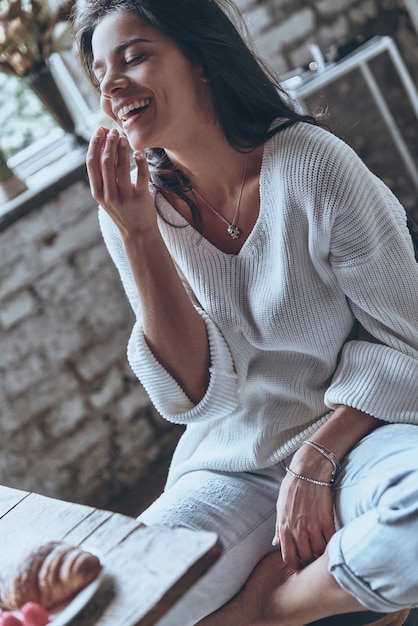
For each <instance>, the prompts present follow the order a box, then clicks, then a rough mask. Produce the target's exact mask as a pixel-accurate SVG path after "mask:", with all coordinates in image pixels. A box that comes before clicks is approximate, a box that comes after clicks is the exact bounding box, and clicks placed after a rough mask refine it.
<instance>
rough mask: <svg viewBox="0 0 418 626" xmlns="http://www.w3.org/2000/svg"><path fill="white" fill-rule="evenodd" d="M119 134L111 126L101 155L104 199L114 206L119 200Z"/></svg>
mask: <svg viewBox="0 0 418 626" xmlns="http://www.w3.org/2000/svg"><path fill="white" fill-rule="evenodd" d="M120 138H121V137H120V134H119V131H118V130H116V128H112V129H111V130H110V131H109V132H108V134H107V137H106V141H105V144H104V147H103V151H102V156H101V167H102V177H103V196H104V201H105V202H106V203H109V204H110V205H112V206H114V205H116V204H117V203H118V201H119V187H118V175H117V162H118V153H119V142H120Z"/></svg>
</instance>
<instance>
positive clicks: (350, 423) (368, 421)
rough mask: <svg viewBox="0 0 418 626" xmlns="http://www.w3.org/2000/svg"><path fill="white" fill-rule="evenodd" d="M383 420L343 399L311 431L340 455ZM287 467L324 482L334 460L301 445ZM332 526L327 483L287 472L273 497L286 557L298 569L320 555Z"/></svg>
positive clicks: (277, 535) (277, 536)
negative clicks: (276, 494) (314, 481)
mask: <svg viewBox="0 0 418 626" xmlns="http://www.w3.org/2000/svg"><path fill="white" fill-rule="evenodd" d="M381 424H383V422H381V421H380V420H378V419H375V418H374V417H372V416H371V415H368V414H367V413H363V412H362V411H359V410H358V409H355V408H353V407H349V406H344V405H341V406H339V407H337V408H336V409H335V411H334V413H333V414H332V415H331V417H330V418H329V419H328V421H327V422H325V424H323V425H322V426H321V428H319V429H318V430H317V432H316V433H315V441H316V442H317V443H318V444H319V445H322V446H323V447H324V448H325V449H327V450H332V452H333V453H334V455H335V458H336V459H338V460H339V461H341V459H343V458H344V457H345V455H346V454H347V453H348V452H349V451H350V450H351V448H352V447H353V446H354V445H355V444H356V443H357V442H358V441H360V439H362V437H365V436H366V435H368V434H369V433H371V432H372V431H373V430H374V429H375V428H378V427H379V426H380V425H381ZM290 468H291V469H292V471H293V472H295V473H296V474H299V475H302V476H307V477H308V478H314V479H316V480H320V481H323V482H328V481H329V480H330V479H331V476H332V472H333V469H335V468H333V467H332V462H330V461H329V459H327V458H325V457H324V456H323V455H322V454H320V453H319V452H318V451H317V450H315V449H313V448H312V446H306V445H302V446H301V447H300V448H299V450H298V451H297V452H295V454H294V455H293V458H292V462H291V463H290ZM334 532H335V524H334V506H333V495H332V490H331V488H330V487H325V486H323V485H314V484H312V483H309V482H307V481H305V480H301V479H300V478H295V477H294V476H292V475H291V474H287V476H285V478H284V479H283V482H282V486H281V488H280V493H279V497H278V499H277V516H276V530H275V536H274V539H273V545H277V546H280V547H281V551H282V556H283V559H284V561H285V563H287V564H289V565H291V566H292V567H293V568H298V569H300V568H301V567H304V566H305V565H308V564H309V563H311V562H312V561H314V560H315V559H316V558H317V557H319V556H320V555H321V554H322V553H323V552H324V550H325V547H326V545H327V543H328V541H329V540H330V539H331V537H332V535H333V534H334Z"/></svg>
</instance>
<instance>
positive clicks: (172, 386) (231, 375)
mask: <svg viewBox="0 0 418 626" xmlns="http://www.w3.org/2000/svg"><path fill="white" fill-rule="evenodd" d="M200 313H201V315H202V317H203V319H204V322H205V324H206V330H207V334H208V340H209V350H210V358H211V367H210V368H209V373H210V378H209V385H208V388H207V390H206V393H205V395H204V397H203V398H202V400H201V401H200V402H199V403H198V404H196V405H195V404H193V402H192V401H191V400H190V399H189V398H188V396H187V395H186V394H185V392H184V391H183V389H182V388H181V387H180V385H179V384H178V383H177V381H176V380H175V379H174V378H173V377H172V376H171V375H170V374H169V373H168V372H167V370H166V369H164V367H163V366H162V365H161V363H160V362H159V361H158V360H157V359H156V358H155V356H154V354H153V352H152V351H151V350H150V348H149V346H148V344H147V342H146V340H145V337H144V333H143V331H142V327H141V326H140V323H139V321H138V322H137V323H136V324H135V326H134V328H133V331H132V334H131V337H130V340H129V343H128V361H129V364H130V366H131V368H132V370H133V372H134V373H135V374H136V376H137V377H138V378H139V380H140V381H141V383H142V385H143V387H144V388H145V390H146V392H147V393H148V396H149V398H150V400H151V402H152V403H153V405H154V406H155V408H156V409H157V411H158V412H159V413H160V414H161V415H162V416H163V417H164V418H165V419H167V420H169V421H170V422H174V423H176V424H188V423H190V422H200V421H206V420H210V419H218V418H221V417H225V416H226V415H228V414H229V413H230V412H231V411H232V410H233V409H234V408H235V407H236V405H237V403H238V395H237V387H238V385H237V375H236V373H235V371H234V364H233V361H232V357H231V353H230V351H229V348H228V346H227V344H226V342H225V340H224V338H223V337H222V335H221V333H220V332H219V330H218V329H217V327H216V326H215V324H214V323H213V322H212V320H211V319H210V318H209V317H208V316H207V315H206V314H205V313H203V312H202V311H200Z"/></svg>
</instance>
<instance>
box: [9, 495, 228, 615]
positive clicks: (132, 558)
mask: <svg viewBox="0 0 418 626" xmlns="http://www.w3.org/2000/svg"><path fill="white" fill-rule="evenodd" d="M0 537H1V547H0V564H2V566H3V567H4V566H6V567H7V566H10V565H11V564H13V563H15V562H18V561H19V560H21V559H22V557H23V556H24V555H25V554H27V553H28V551H30V550H31V549H32V548H34V547H37V546H39V545H40V544H43V543H47V542H48V541H63V542H65V543H68V544H71V545H79V546H81V547H85V548H86V549H87V548H88V547H92V548H95V549H96V550H98V551H99V552H100V553H102V554H103V557H104V559H103V560H104V570H103V577H102V580H101V584H100V586H99V588H98V590H97V592H96V593H95V595H94V596H93V598H92V599H91V600H90V602H89V603H88V604H87V605H86V607H85V608H83V609H82V611H81V612H80V613H79V614H78V615H77V617H76V618H75V619H74V620H73V621H72V622H71V624H74V626H75V625H77V626H93V625H94V626H152V625H153V624H156V623H157V621H158V620H159V619H160V618H161V617H162V615H164V613H166V612H167V611H168V609H169V608H170V607H171V606H172V605H173V604H174V603H175V602H176V601H177V600H178V599H179V598H180V597H181V596H182V595H183V594H184V593H185V592H186V591H187V590H188V589H189V588H190V587H191V586H192V585H193V584H194V583H195V582H196V581H197V580H198V579H199V578H200V576H202V574H203V573H204V572H205V571H206V570H207V569H208V568H209V567H211V565H212V564H213V563H214V562H215V561H216V560H217V558H218V557H219V555H220V552H221V548H220V545H219V542H218V538H217V535H216V534H215V533H210V532H204V531H199V532H196V531H191V530H187V529H184V528H167V527H145V526H143V525H141V524H139V522H137V521H136V520H135V519H133V518H131V517H127V516H125V515H120V514H118V513H112V512H110V511H104V510H100V509H94V508H91V507H88V506H84V505H80V504H74V503H69V502H64V501H62V500H56V499H53V498H48V497H45V496H41V495H39V494H35V493H28V492H25V491H20V490H16V489H11V488H8V487H2V486H0ZM0 573H1V568H0ZM179 626H180V625H179Z"/></svg>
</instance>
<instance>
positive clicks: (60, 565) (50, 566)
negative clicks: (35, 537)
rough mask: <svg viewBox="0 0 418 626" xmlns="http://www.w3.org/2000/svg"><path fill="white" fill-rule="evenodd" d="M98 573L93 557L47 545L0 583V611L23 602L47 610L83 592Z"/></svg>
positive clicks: (57, 544) (75, 549)
mask: <svg viewBox="0 0 418 626" xmlns="http://www.w3.org/2000/svg"><path fill="white" fill-rule="evenodd" d="M100 570H101V564H100V560H99V559H98V557H97V556H95V555H94V554H91V553H90V552H87V551H85V550H82V549H81V548H78V547H75V546H69V545H67V544H64V543H61V542H57V541H51V542H49V543H46V544H45V545H42V546H40V547H39V548H37V549H36V550H34V551H33V552H31V553H30V554H29V555H28V556H27V558H26V559H24V560H23V561H22V562H21V563H20V564H19V566H18V567H17V568H16V570H15V571H14V572H11V573H10V574H9V576H7V577H6V578H4V579H0V607H1V608H2V609H6V610H16V609H19V608H20V607H21V606H22V605H23V604H25V603H26V602H37V603H38V604H41V605H42V606H43V607H44V608H45V609H51V608H53V607H55V606H57V605H59V604H61V603H63V602H66V601H68V600H70V599H71V598H72V597H73V596H75V595H76V594H77V593H78V592H79V591H81V590H82V589H84V587H86V586H87V585H88V584H89V583H91V582H92V581H93V580H94V579H95V578H96V577H97V576H98V574H99V572H100Z"/></svg>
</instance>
